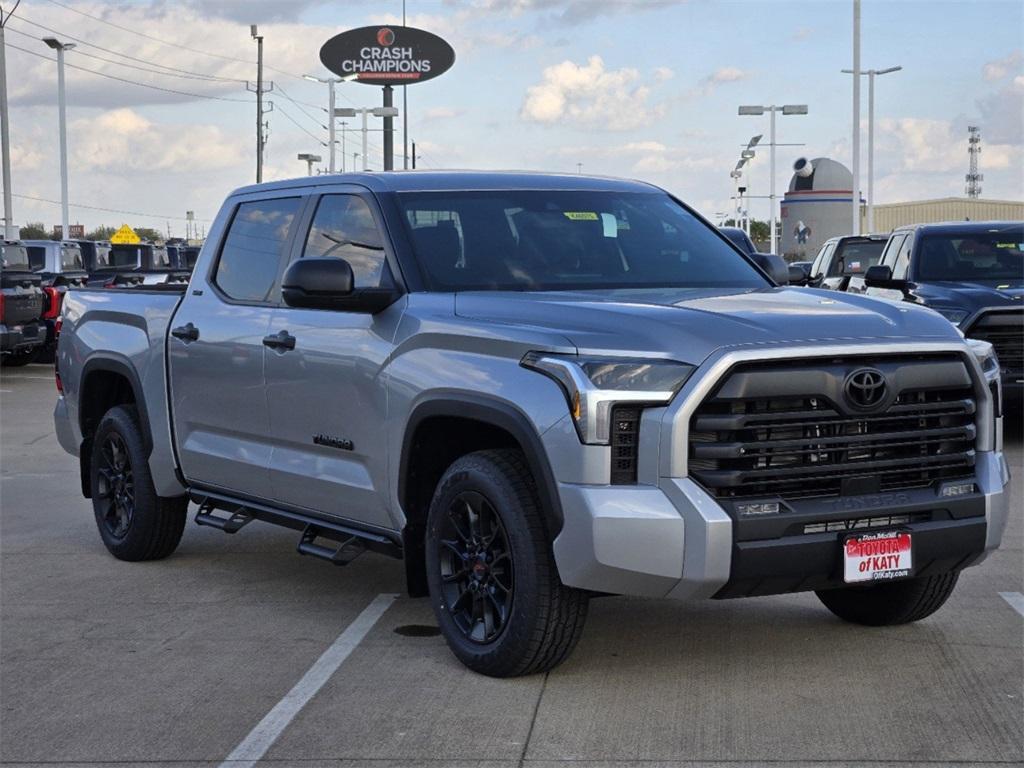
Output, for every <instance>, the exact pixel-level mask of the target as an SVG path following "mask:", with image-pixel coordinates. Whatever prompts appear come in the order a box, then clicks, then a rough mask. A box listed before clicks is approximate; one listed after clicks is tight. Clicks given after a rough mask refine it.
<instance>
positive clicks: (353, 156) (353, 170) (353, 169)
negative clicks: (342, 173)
mask: <svg viewBox="0 0 1024 768" xmlns="http://www.w3.org/2000/svg"><path fill="white" fill-rule="evenodd" d="M357 160H359V153H358V152H353V153H352V172H353V173H355V170H356V161H357Z"/></svg>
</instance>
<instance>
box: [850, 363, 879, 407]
mask: <svg viewBox="0 0 1024 768" xmlns="http://www.w3.org/2000/svg"><path fill="white" fill-rule="evenodd" d="M843 394H844V395H845V396H846V402H847V403H849V404H850V405H851V406H852V407H853V408H856V409H858V410H862V411H865V410H869V409H871V408H875V407H877V406H878V405H880V404H881V403H882V401H883V400H885V394H886V381H885V375H884V374H883V373H882V372H881V371H879V370H877V369H875V368H858V369H857V370H856V371H854V372H853V373H851V374H850V375H849V376H847V377H846V384H844V385H843Z"/></svg>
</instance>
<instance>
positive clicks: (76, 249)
mask: <svg viewBox="0 0 1024 768" xmlns="http://www.w3.org/2000/svg"><path fill="white" fill-rule="evenodd" d="M24 244H25V247H26V248H27V249H28V259H29V263H30V264H31V266H32V271H33V272H35V273H36V274H38V275H40V276H41V277H42V288H43V291H44V293H45V294H46V301H45V303H44V306H43V315H42V320H43V324H44V325H45V327H46V342H45V343H44V344H43V347H42V349H41V350H40V351H39V354H38V355H37V356H36V358H35V361H36V362H38V363H52V362H53V360H54V355H55V354H56V351H57V333H58V327H57V320H58V318H59V317H60V308H61V304H62V303H63V301H64V294H65V293H67V291H68V289H69V288H75V287H78V288H81V287H83V286H85V285H86V284H87V282H88V280H89V273H88V272H86V271H85V265H84V262H83V259H82V247H81V246H80V245H79V244H78V243H77V242H76V241H74V240H62V241H55V240H25V241H24Z"/></svg>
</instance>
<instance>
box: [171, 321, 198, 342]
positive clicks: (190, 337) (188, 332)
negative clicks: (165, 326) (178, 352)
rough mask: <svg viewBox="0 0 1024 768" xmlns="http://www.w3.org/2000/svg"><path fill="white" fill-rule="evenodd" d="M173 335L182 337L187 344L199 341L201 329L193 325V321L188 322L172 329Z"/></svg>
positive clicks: (178, 337)
mask: <svg viewBox="0 0 1024 768" xmlns="http://www.w3.org/2000/svg"><path fill="white" fill-rule="evenodd" d="M171 336H173V337H174V338H176V339H181V340H182V341H184V342H185V343H186V344H187V343H188V342H190V341H197V340H198V339H199V329H198V328H196V327H195V326H194V325H192V323H186V324H185V325H180V326H178V327H177V328H174V329H172V330H171Z"/></svg>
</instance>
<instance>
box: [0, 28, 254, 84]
mask: <svg viewBox="0 0 1024 768" xmlns="http://www.w3.org/2000/svg"><path fill="white" fill-rule="evenodd" d="M8 31H10V32H14V33H15V34H17V35H21V36H22V37H27V38H29V39H31V40H38V39H39V38H37V37H36V36H35V35H31V34H29V33H28V32H22V31H21V30H20V29H14V28H13V27H12V28H9V29H8ZM72 53H74V54H75V55H76V56H87V57H89V58H90V59H96V60H97V61H105V62H107V63H108V64H114V65H115V66H118V67H126V68H128V69H133V70H136V71H139V72H150V73H152V74H154V75H164V76H165V77H182V78H185V79H187V80H204V81H206V82H215V83H217V82H230V83H244V82H246V81H245V80H236V79H232V78H227V77H218V76H216V75H192V74H178V73H177V72H163V71H161V70H159V69H149V68H147V67H140V66H139V65H138V64H126V63H125V62H123V61H117V60H115V59H108V58H106V57H105V56H97V55H96V54H94V53H86V52H85V51H79V50H72ZM157 66H162V65H160V64H158V65H157Z"/></svg>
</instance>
